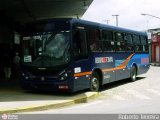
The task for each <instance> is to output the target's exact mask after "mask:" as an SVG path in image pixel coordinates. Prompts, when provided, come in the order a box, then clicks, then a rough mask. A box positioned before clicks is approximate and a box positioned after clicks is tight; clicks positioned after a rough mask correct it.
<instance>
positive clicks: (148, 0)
mask: <svg viewBox="0 0 160 120" xmlns="http://www.w3.org/2000/svg"><path fill="white" fill-rule="evenodd" d="M141 14H149V15H153V16H157V17H160V0H93V2H92V4H91V5H90V6H89V8H88V10H87V11H86V12H85V14H84V15H83V16H82V19H85V20H89V21H94V22H100V23H104V24H107V20H109V22H108V24H109V25H114V26H116V17H115V16H112V15H119V16H118V26H119V27H124V28H129V29H133V30H138V31H144V30H147V29H154V28H160V19H157V18H155V17H151V16H149V15H146V16H144V15H141Z"/></svg>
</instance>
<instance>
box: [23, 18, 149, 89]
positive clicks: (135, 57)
mask: <svg viewBox="0 0 160 120" xmlns="http://www.w3.org/2000/svg"><path fill="white" fill-rule="evenodd" d="M66 20H67V22H66V23H67V24H69V22H68V21H70V25H69V26H71V28H70V29H69V31H70V32H71V33H70V35H71V36H70V39H71V40H70V44H71V45H72V44H73V43H72V42H73V33H74V29H75V28H76V29H75V30H77V29H79V30H82V31H83V32H85V35H88V30H99V32H101V31H102V30H106V31H111V32H112V33H113V34H115V33H116V32H120V33H124V34H132V35H138V36H143V37H146V34H145V33H142V32H137V31H133V30H128V29H123V28H118V27H113V26H108V25H102V24H99V23H94V22H89V21H84V20H77V19H66ZM50 22H51V21H50ZM73 26H74V29H73V28H72V27H73ZM65 30H66V29H65ZM67 30H68V27H67ZM62 32H64V31H62ZM66 32H68V31H66ZM87 42H89V41H87ZM114 42H115V43H114V46H116V45H115V44H117V43H116V42H117V41H115V38H114ZM86 44H87V46H88V56H86V57H82V58H80V59H76V58H74V55H73V54H72V55H71V56H72V57H73V59H72V61H71V63H69V65H68V67H64V68H63V69H62V70H60V71H59V72H57V73H53V75H51V76H48V74H46V75H45V73H44V74H43V75H41V74H39V75H34V77H33V78H32V76H30V75H28V76H25V75H24V76H22V88H24V89H26V90H52V91H65V92H75V91H79V90H83V89H87V88H90V82H91V78H92V73H93V72H94V71H96V70H97V69H98V70H100V71H101V73H102V81H101V84H102V85H103V84H106V83H110V82H114V81H118V80H122V79H125V78H130V77H131V68H132V67H133V66H135V67H136V68H137V75H140V74H143V73H146V72H147V71H148V69H149V54H148V53H147V52H136V51H130V52H128V51H116V50H115V51H113V52H110V51H108V52H106V51H96V52H95V51H91V50H89V45H88V44H89V43H86ZM72 47H73V46H72ZM106 49H107V48H106ZM72 50H73V51H74V49H72ZM53 68H54V67H53ZM63 71H65V72H66V71H69V72H68V73H69V76H68V77H67V79H65V80H61V73H63ZM28 72H30V71H29V70H28ZM24 73H25V72H24ZM31 74H32V73H31ZM27 77H29V78H28V79H26V78H27Z"/></svg>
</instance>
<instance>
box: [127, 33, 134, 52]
mask: <svg viewBox="0 0 160 120" xmlns="http://www.w3.org/2000/svg"><path fill="white" fill-rule="evenodd" d="M125 47H126V51H133V50H134V46H133V44H132V35H131V34H125Z"/></svg>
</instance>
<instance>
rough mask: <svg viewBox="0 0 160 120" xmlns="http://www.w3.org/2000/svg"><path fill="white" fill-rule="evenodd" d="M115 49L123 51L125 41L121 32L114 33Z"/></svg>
mask: <svg viewBox="0 0 160 120" xmlns="http://www.w3.org/2000/svg"><path fill="white" fill-rule="evenodd" d="M115 41H116V51H125V41H124V35H123V33H119V32H116V33H115Z"/></svg>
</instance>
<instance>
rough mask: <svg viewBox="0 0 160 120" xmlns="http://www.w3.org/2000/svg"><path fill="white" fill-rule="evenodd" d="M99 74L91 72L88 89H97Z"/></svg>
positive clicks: (95, 90) (96, 90)
mask: <svg viewBox="0 0 160 120" xmlns="http://www.w3.org/2000/svg"><path fill="white" fill-rule="evenodd" d="M99 84H100V83H99V76H98V74H97V73H96V72H94V73H93V74H92V79H91V84H90V90H91V91H94V92H98V91H99V86H100V85H99Z"/></svg>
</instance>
